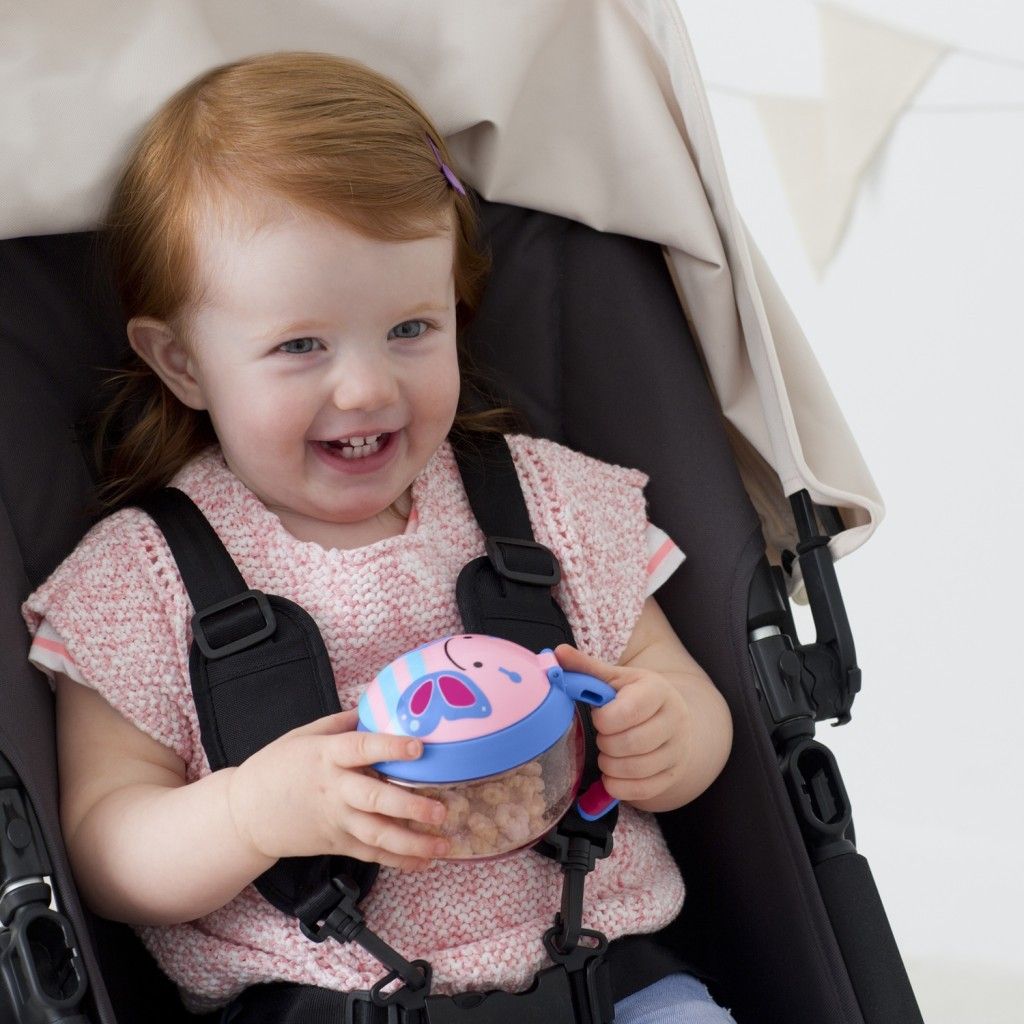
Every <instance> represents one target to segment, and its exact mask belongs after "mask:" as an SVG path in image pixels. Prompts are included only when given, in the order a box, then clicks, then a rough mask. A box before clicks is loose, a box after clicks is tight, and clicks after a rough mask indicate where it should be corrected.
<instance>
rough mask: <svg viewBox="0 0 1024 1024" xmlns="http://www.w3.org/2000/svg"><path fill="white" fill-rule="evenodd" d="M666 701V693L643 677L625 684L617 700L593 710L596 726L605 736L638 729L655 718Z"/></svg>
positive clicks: (617, 695)
mask: <svg viewBox="0 0 1024 1024" xmlns="http://www.w3.org/2000/svg"><path fill="white" fill-rule="evenodd" d="M664 703H665V696H664V694H663V693H662V692H661V691H659V690H658V689H657V688H655V687H653V686H645V685H644V684H643V680H642V679H638V680H635V681H633V682H630V683H627V684H626V685H624V686H623V687H622V688H621V689H620V690H619V691H618V693H617V694H616V697H615V700H613V701H610V702H609V703H608V704H605V706H604V707H602V708H595V709H594V711H593V720H594V727H595V728H596V729H597V731H598V732H599V733H601V734H603V735H605V736H609V735H613V734H615V733H620V732H626V731H627V730H629V729H636V728H638V727H639V726H641V725H643V724H644V723H645V722H647V721H649V720H650V719H651V718H653V717H654V716H655V715H656V714H657V713H658V712H659V711H660V710H661V708H662V706H663V705H664Z"/></svg>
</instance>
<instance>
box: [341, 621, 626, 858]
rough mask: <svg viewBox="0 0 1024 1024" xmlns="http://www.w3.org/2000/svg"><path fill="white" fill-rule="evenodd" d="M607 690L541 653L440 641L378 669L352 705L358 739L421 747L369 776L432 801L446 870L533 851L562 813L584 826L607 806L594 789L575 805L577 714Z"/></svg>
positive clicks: (472, 640) (430, 829) (466, 638)
mask: <svg viewBox="0 0 1024 1024" xmlns="http://www.w3.org/2000/svg"><path fill="white" fill-rule="evenodd" d="M614 696H615V691H614V690H613V689H612V688H611V687H610V686H608V685H607V684H606V683H603V682H601V681H600V680H599V679H595V678H594V677H593V676H588V675H584V674H582V673H579V672H565V671H564V670H563V669H562V668H561V666H559V664H558V662H557V660H556V659H555V656H554V653H553V652H552V651H550V650H544V651H541V653H540V654H534V653H533V652H532V651H530V650H528V649H527V648H525V647H522V646H520V645H519V644H516V643H512V642H511V641H509V640H501V639H499V638H497V637H492V636H482V635H480V634H461V635H458V634H457V635H455V636H448V637H442V638H441V639H440V640H434V641H432V642H431V643H428V644H424V645H423V646H422V647H418V648H417V649H416V650H415V651H411V652H410V653H409V654H405V655H403V656H402V657H401V658H398V659H396V660H395V661H393V662H392V663H391V664H390V665H388V666H387V668H385V669H383V670H382V671H381V672H380V673H378V675H377V676H376V678H375V679H374V680H373V682H371V683H370V685H369V686H368V687H367V689H366V692H365V693H364V694H363V696H362V697H361V698H360V700H359V728H360V729H361V730H364V731H370V732H384V733H391V734H393V735H399V736H415V737H417V738H419V739H421V740H422V741H423V755H422V757H420V758H418V759H417V760H415V761H383V762H379V763H378V764H375V765H374V766H373V767H374V768H375V769H376V770H377V771H378V772H379V773H380V774H381V775H382V776H383V777H385V778H386V779H387V780H388V781H390V782H394V783H396V784H398V785H402V786H409V787H412V788H415V789H416V790H417V792H419V793H421V794H423V795H424V796H429V797H432V798H433V799H436V800H440V801H441V802H442V803H443V804H444V805H445V806H446V807H447V809H448V816H447V818H446V819H445V821H444V822H443V823H442V824H441V825H438V826H433V825H426V824H423V823H422V822H409V826H410V827H411V828H413V829H415V830H416V831H417V832H425V833H428V834H431V835H438V836H445V837H446V838H448V839H450V840H451V851H450V853H449V854H448V858H447V859H449V860H464V859H474V858H484V857H498V856H502V855H504V854H507V853H511V852H512V851H514V850H519V849H522V848H523V847H526V846H532V845H533V844H534V843H535V842H537V840H538V839H540V838H541V837H542V836H543V835H545V833H547V832H548V831H549V830H550V829H551V828H552V827H553V826H554V825H555V824H556V823H557V822H558V821H559V820H560V819H561V817H562V816H563V815H564V814H565V813H566V811H567V810H569V808H570V807H571V806H572V803H573V801H574V799H576V798H577V796H579V798H578V800H577V804H578V807H579V811H580V813H581V814H582V815H583V816H584V817H586V818H589V819H594V818H598V817H600V816H601V815H602V814H605V813H606V812H607V811H609V810H610V809H611V808H612V807H613V806H615V804H616V803H617V801H615V800H613V799H611V797H609V796H608V794H607V793H606V792H605V791H604V787H603V786H602V785H601V783H600V782H599V781H598V782H595V783H594V784H593V785H592V786H590V787H589V788H588V790H587V792H586V793H585V794H583V795H578V793H577V790H578V788H579V784H580V779H581V776H582V774H583V765H584V760H585V755H586V745H585V741H584V732H583V724H582V722H581V720H580V716H579V712H578V711H577V709H576V703H577V702H582V703H586V704H590V705H592V706H594V707H600V706H601V705H603V704H606V703H607V702H608V701H609V700H611V699H612V698H613V697H614Z"/></svg>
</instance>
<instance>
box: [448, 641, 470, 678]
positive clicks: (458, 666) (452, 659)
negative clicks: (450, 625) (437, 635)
mask: <svg viewBox="0 0 1024 1024" xmlns="http://www.w3.org/2000/svg"><path fill="white" fill-rule="evenodd" d="M454 639H455V637H453V636H450V637H448V639H447V640H445V642H444V653H445V654H446V655H448V660H449V661H450V662H451V663H452V664H453V665H454V666H455V667H456V668H461V669H462V671H463V672H465V671H466V669H465V667H464V666H462V665H460V664H459V663H458V662H457V661H456V660H455V659H454V658H453V657H452V652H451V651H449V650H448V643H449V641H451V640H454Z"/></svg>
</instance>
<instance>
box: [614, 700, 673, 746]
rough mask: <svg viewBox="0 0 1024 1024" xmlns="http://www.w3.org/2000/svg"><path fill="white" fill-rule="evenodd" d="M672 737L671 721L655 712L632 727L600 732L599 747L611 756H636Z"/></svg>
mask: <svg viewBox="0 0 1024 1024" xmlns="http://www.w3.org/2000/svg"><path fill="white" fill-rule="evenodd" d="M616 699H618V698H616ZM671 738H672V726H671V723H670V722H669V721H668V720H667V718H666V717H665V716H664V715H658V714H655V715H652V716H651V717H650V718H649V719H647V721H646V722H641V723H640V725H638V726H636V727H634V728H632V729H625V730H623V731H621V732H611V733H602V732H599V733H598V735H597V748H598V750H600V751H601V753H603V754H607V755H608V756H609V757H636V756H637V755H639V754H649V753H651V751H653V750H657V749H658V747H660V746H661V745H662V744H663V743H666V742H667V741H668V740H669V739H671Z"/></svg>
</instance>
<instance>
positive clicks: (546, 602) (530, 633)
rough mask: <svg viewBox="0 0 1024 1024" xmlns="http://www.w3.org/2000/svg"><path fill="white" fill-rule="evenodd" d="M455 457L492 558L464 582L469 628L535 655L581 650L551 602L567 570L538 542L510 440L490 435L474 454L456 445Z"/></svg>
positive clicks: (472, 565) (462, 601)
mask: <svg viewBox="0 0 1024 1024" xmlns="http://www.w3.org/2000/svg"><path fill="white" fill-rule="evenodd" d="M452 451H453V452H454V453H455V458H456V460H457V462H458V464H459V472H460V473H461V474H462V482H463V486H464V487H465V489H466V496H467V498H468V499H469V504H470V507H471V508H472V509H473V515H474V516H476V521H477V523H479V525H480V529H481V530H482V531H483V533H484V537H485V538H486V540H485V550H486V551H487V555H486V556H484V557H481V558H477V559H474V560H473V561H472V562H469V563H468V564H467V565H466V566H465V567H464V568H463V570H462V572H461V573H460V574H459V579H458V582H457V584H456V588H455V596H456V600H457V601H458V604H459V613H460V615H461V616H462V625H463V627H464V628H465V630H466V631H467V632H469V633H486V634H489V635H491V636H500V637H502V638H504V639H506V640H512V641H514V642H515V643H518V644H521V645H522V646H523V647H526V648H528V649H529V650H531V651H534V652H539V651H542V650H544V648H545V647H549V648H551V649H552V650H554V648H555V647H557V646H558V645H559V644H561V643H566V644H571V643H573V642H574V641H573V635H572V628H571V627H570V626H569V621H568V619H566V617H565V615H564V613H563V612H562V609H561V608H560V607H559V606H558V603H557V602H556V601H555V599H554V597H553V596H552V594H551V588H552V587H554V586H557V585H558V583H559V581H560V580H561V578H562V569H561V566H560V565H559V564H558V559H557V558H556V557H555V555H554V554H553V553H552V551H551V550H550V549H549V548H546V547H544V545H542V544H538V543H537V542H536V541H535V540H534V537H533V528H532V527H531V525H530V514H529V510H528V509H527V507H526V501H525V499H524V498H523V490H522V487H521V486H520V483H519V476H518V474H517V472H516V467H515V462H514V461H513V459H512V452H511V451H510V449H509V446H508V442H507V441H506V440H505V437H504V435H502V434H493V435H482V436H480V437H479V439H476V438H475V439H474V446H473V447H470V446H469V445H468V444H467V443H466V442H462V443H459V442H456V441H453V443H452Z"/></svg>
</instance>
